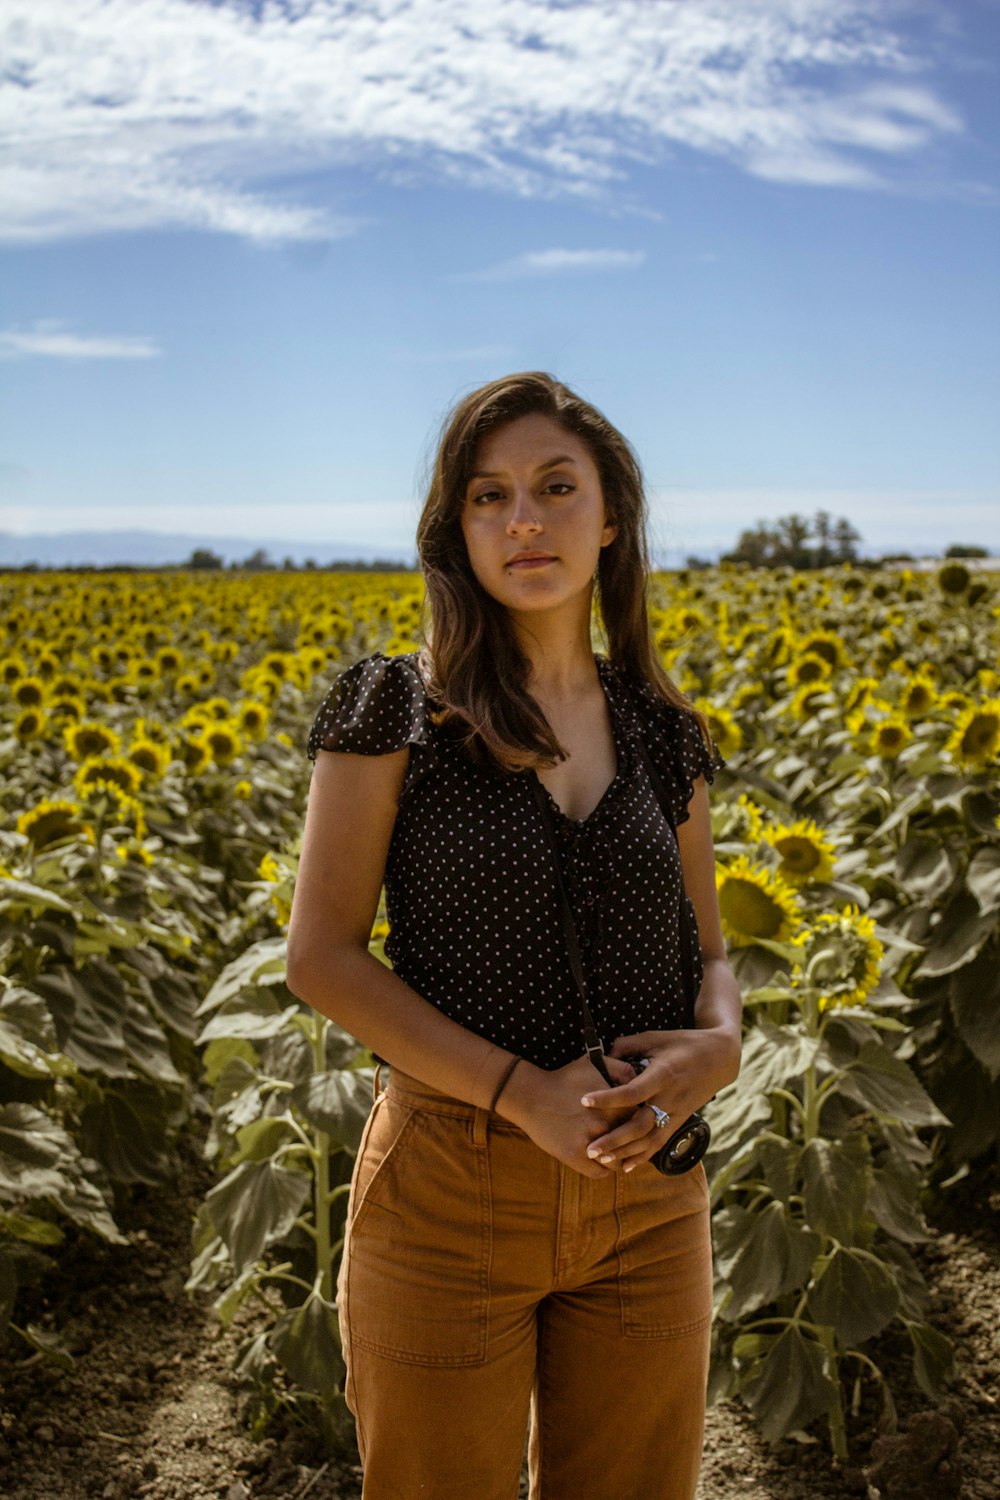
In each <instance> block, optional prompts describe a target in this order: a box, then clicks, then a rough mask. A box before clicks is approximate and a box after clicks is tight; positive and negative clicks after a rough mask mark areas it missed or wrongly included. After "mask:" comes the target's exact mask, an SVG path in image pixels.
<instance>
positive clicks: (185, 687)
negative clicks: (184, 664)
mask: <svg viewBox="0 0 1000 1500" xmlns="http://www.w3.org/2000/svg"><path fill="white" fill-rule="evenodd" d="M174 687H175V688H176V690H177V692H178V693H182V694H183V695H184V697H185V698H195V697H197V695H198V694H199V693H200V692H201V689H202V681H201V679H200V677H198V675H197V673H195V672H181V673H180V675H179V676H178V678H177V681H176V682H175V683H174Z"/></svg>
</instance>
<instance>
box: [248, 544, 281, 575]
mask: <svg viewBox="0 0 1000 1500" xmlns="http://www.w3.org/2000/svg"><path fill="white" fill-rule="evenodd" d="M240 567H241V568H246V570H247V572H248V573H263V572H266V571H267V569H268V568H273V567H274V563H273V562H272V561H271V559H270V557H269V556H268V554H267V552H266V551H265V550H264V548H263V547H258V548H257V550H256V552H251V554H250V556H249V557H245V558H244V559H243V561H242V563H241V564H240Z"/></svg>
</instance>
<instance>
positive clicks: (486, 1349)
mask: <svg viewBox="0 0 1000 1500" xmlns="http://www.w3.org/2000/svg"><path fill="white" fill-rule="evenodd" d="M348 1216H349V1229H348V1240H347V1246H346V1248H345V1252H344V1257H343V1260H342V1262H341V1269H340V1276H339V1279H338V1298H339V1306H340V1324H341V1333H342V1337H343V1344H344V1356H345V1359H346V1361H347V1385H346V1395H347V1402H348V1405H349V1407H350V1409H351V1411H352V1412H353V1413H354V1416H355V1419H356V1422H357V1431H358V1444H359V1448H360V1451H361V1459H362V1463H363V1464H364V1472H365V1478H364V1490H363V1495H364V1500H516V1496H517V1491H518V1475H519V1471H520V1467H521V1460H522V1455H523V1452H524V1442H525V1434H526V1432H527V1430H528V1424H529V1415H530V1427H531V1435H530V1443H529V1464H530V1470H531V1495H532V1500H692V1497H693V1496H694V1492H695V1486H696V1483H697V1477H698V1468H699V1464H700V1460H701V1447H702V1435H703V1422H704V1408H705V1385H706V1377H707V1365H708V1344H709V1322H710V1318H711V1310H712V1289H711V1279H712V1278H711V1249H710V1242H709V1222H708V1188H707V1184H706V1180H705V1173H704V1170H703V1168H702V1167H701V1166H698V1167H695V1168H694V1169H693V1170H692V1171H690V1172H688V1173H685V1174H684V1175H682V1176H679V1177H663V1176H661V1175H660V1173H659V1172H657V1171H656V1170H655V1168H653V1167H651V1166H649V1165H648V1164H643V1165H642V1166H640V1167H637V1168H636V1169H635V1170H634V1171H633V1172H630V1173H623V1172H622V1171H621V1170H618V1171H616V1172H614V1173H610V1174H609V1175H608V1176H607V1177H606V1178H604V1179H603V1180H600V1181H598V1180H593V1179H590V1178H587V1177H582V1176H581V1175H580V1174H579V1173H578V1172H574V1171H573V1170H572V1169H571V1168H570V1167H566V1166H563V1165H562V1164H561V1163H559V1162H557V1161H556V1160H555V1159H554V1158H553V1157H551V1156H549V1155H548V1154H547V1153H546V1152H544V1151H542V1150H541V1149H540V1148H539V1147H538V1146H536V1145H535V1144H534V1143H533V1142H532V1141H531V1140H529V1138H528V1137H527V1136H526V1135H525V1134H524V1132H523V1131H521V1130H519V1129H518V1128H517V1126H515V1125H511V1124H509V1123H508V1122H507V1121H505V1120H503V1119H501V1118H500V1116H499V1115H496V1114H492V1113H490V1111H489V1110H484V1109H476V1108H474V1107H473V1106H472V1105H469V1104H463V1103H461V1102H460V1101H459V1100H457V1099H452V1098H450V1097H449V1096H448V1095H446V1094H441V1093H439V1092H437V1091H436V1090H434V1089H432V1088H429V1087H428V1086H427V1085H425V1084H422V1083H419V1082H417V1081H416V1080H415V1079H412V1078H408V1077H404V1076H403V1075H401V1074H400V1073H398V1072H394V1073H393V1074H392V1077H391V1079H390V1081H389V1084H388V1087H387V1089H386V1091H385V1092H383V1093H380V1094H379V1096H378V1098H377V1099H376V1102H375V1106H374V1108H373V1110H372V1113H371V1117H370V1118H369V1121H368V1124H367V1126H366V1127H365V1133H364V1136H363V1138H362V1141H361V1148H360V1150H359V1152H358V1159H357V1163H356V1166H355V1170H354V1179H353V1184H352V1188H351V1197H350V1204H349V1208H348Z"/></svg>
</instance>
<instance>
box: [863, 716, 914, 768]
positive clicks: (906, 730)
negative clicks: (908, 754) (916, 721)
mask: <svg viewBox="0 0 1000 1500" xmlns="http://www.w3.org/2000/svg"><path fill="white" fill-rule="evenodd" d="M912 738H913V731H912V730H911V728H910V726H909V724H907V723H906V720H905V719H897V718H889V719H883V720H882V722H881V724H876V725H875V728H874V729H873V730H872V733H871V739H870V741H869V746H870V748H871V750H872V752H873V753H874V754H875V755H878V756H880V757H881V759H882V760H895V759H896V756H897V755H898V754H899V752H900V751H901V750H903V749H905V748H906V746H907V745H908V744H909V743H910V740H911V739H912Z"/></svg>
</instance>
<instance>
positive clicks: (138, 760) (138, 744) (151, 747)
mask: <svg viewBox="0 0 1000 1500" xmlns="http://www.w3.org/2000/svg"><path fill="white" fill-rule="evenodd" d="M128 759H129V760H130V761H131V762H132V764H133V765H134V766H138V768H139V770H140V771H141V772H142V773H143V775H144V776H150V777H152V778H154V779H156V778H158V777H160V776H162V775H163V773H164V771H165V770H166V769H167V767H168V766H169V764H170V749H169V747H168V746H167V745H163V744H160V743H159V741H158V740H150V739H145V738H142V737H140V738H138V739H134V740H133V741H132V743H131V745H129V747H128Z"/></svg>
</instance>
